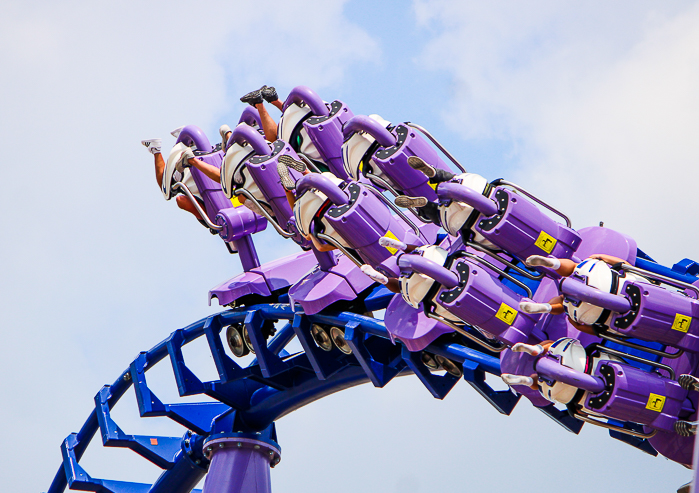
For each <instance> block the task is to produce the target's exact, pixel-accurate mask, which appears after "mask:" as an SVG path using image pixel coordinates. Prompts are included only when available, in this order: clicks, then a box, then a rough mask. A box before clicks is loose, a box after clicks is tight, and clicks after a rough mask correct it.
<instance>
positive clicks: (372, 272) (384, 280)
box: [361, 264, 388, 285]
mask: <svg viewBox="0 0 699 493" xmlns="http://www.w3.org/2000/svg"><path fill="white" fill-rule="evenodd" d="M361 270H362V272H363V273H364V274H366V275H367V276H369V277H370V278H371V280H372V281H374V282H378V283H379V284H383V285H386V284H388V277H386V276H384V275H383V274H382V273H381V272H379V271H377V270H376V269H374V268H373V267H372V266H371V265H368V264H364V265H362V267H361Z"/></svg>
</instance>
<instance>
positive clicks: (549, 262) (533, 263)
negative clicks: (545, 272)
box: [524, 255, 561, 270]
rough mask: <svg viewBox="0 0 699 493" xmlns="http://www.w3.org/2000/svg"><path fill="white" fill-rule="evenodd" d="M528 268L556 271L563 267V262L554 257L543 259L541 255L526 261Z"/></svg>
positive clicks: (532, 256)
mask: <svg viewBox="0 0 699 493" xmlns="http://www.w3.org/2000/svg"><path fill="white" fill-rule="evenodd" d="M524 263H525V264H527V267H548V268H549V269H553V270H556V269H558V268H559V267H560V266H561V261H560V260H558V259H557V258H553V257H542V256H541V255H530V256H529V257H528V258H527V260H525V261H524Z"/></svg>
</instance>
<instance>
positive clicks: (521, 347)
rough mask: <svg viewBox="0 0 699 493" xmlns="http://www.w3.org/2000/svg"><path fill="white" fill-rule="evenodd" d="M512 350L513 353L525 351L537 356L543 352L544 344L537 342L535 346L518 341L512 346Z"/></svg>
mask: <svg viewBox="0 0 699 493" xmlns="http://www.w3.org/2000/svg"><path fill="white" fill-rule="evenodd" d="M512 351H514V352H515V353H527V354H528V355H529V356H539V355H540V354H541V353H543V352H544V346H542V345H541V344H537V345H536V346H534V345H532V344H524V343H522V342H518V343H517V344H515V345H514V346H512Z"/></svg>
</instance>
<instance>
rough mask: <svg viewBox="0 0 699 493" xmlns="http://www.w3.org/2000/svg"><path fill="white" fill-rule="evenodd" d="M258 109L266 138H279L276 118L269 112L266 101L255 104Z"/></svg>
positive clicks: (270, 139) (273, 139) (272, 140)
mask: <svg viewBox="0 0 699 493" xmlns="http://www.w3.org/2000/svg"><path fill="white" fill-rule="evenodd" d="M255 108H257V111H258V112H259V113H260V120H262V130H264V132H265V139H267V140H268V141H270V142H274V141H275V140H277V123H276V122H275V121H274V119H273V118H272V117H271V116H270V115H269V113H267V109H266V108H265V105H264V103H258V104H256V105H255Z"/></svg>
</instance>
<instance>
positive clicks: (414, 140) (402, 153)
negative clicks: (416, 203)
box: [343, 115, 449, 200]
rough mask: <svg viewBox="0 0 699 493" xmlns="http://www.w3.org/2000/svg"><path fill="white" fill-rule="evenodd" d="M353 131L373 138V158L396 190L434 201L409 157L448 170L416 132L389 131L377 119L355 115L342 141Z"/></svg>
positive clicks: (402, 128)
mask: <svg viewBox="0 0 699 493" xmlns="http://www.w3.org/2000/svg"><path fill="white" fill-rule="evenodd" d="M354 132H366V133H368V134H369V135H371V136H372V137H374V138H375V139H376V141H377V143H378V144H379V146H380V147H379V148H378V149H377V150H376V151H375V152H374V154H373V156H372V159H373V161H374V162H375V163H376V165H377V166H378V167H379V168H381V171H382V172H383V173H384V174H385V175H386V176H387V177H388V178H389V179H390V181H391V182H392V183H393V184H394V185H395V187H396V188H397V189H398V190H400V191H401V192H403V193H405V194H406V195H411V196H415V197H420V196H422V197H427V199H428V200H436V199H437V194H436V192H435V191H434V189H433V188H432V187H431V186H430V184H429V183H428V179H427V177H426V176H425V174H424V173H422V172H420V171H417V170H414V169H413V168H411V167H410V166H409V165H408V158H409V157H410V156H419V157H420V158H422V159H423V160H424V161H425V162H427V163H428V164H430V165H431V166H433V167H435V168H440V169H443V170H446V171H449V168H448V166H447V165H446V164H444V162H443V161H442V159H441V158H440V157H439V155H438V154H437V151H435V150H434V148H433V147H432V146H430V145H429V144H428V143H427V142H426V141H425V140H424V139H423V137H422V136H421V135H419V134H418V133H417V131H416V130H415V129H413V128H410V127H408V126H406V125H402V124H400V125H397V126H396V127H395V128H394V129H393V130H392V131H390V132H389V131H388V130H387V129H385V128H384V127H383V126H382V125H381V124H380V123H379V122H377V121H376V120H374V119H372V118H369V117H367V116H364V115H357V116H355V117H353V118H352V119H350V120H349V121H348V122H347V123H346V124H345V126H344V128H343V135H344V137H345V139H347V138H349V137H350V136H351V135H352V134H353V133H354Z"/></svg>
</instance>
